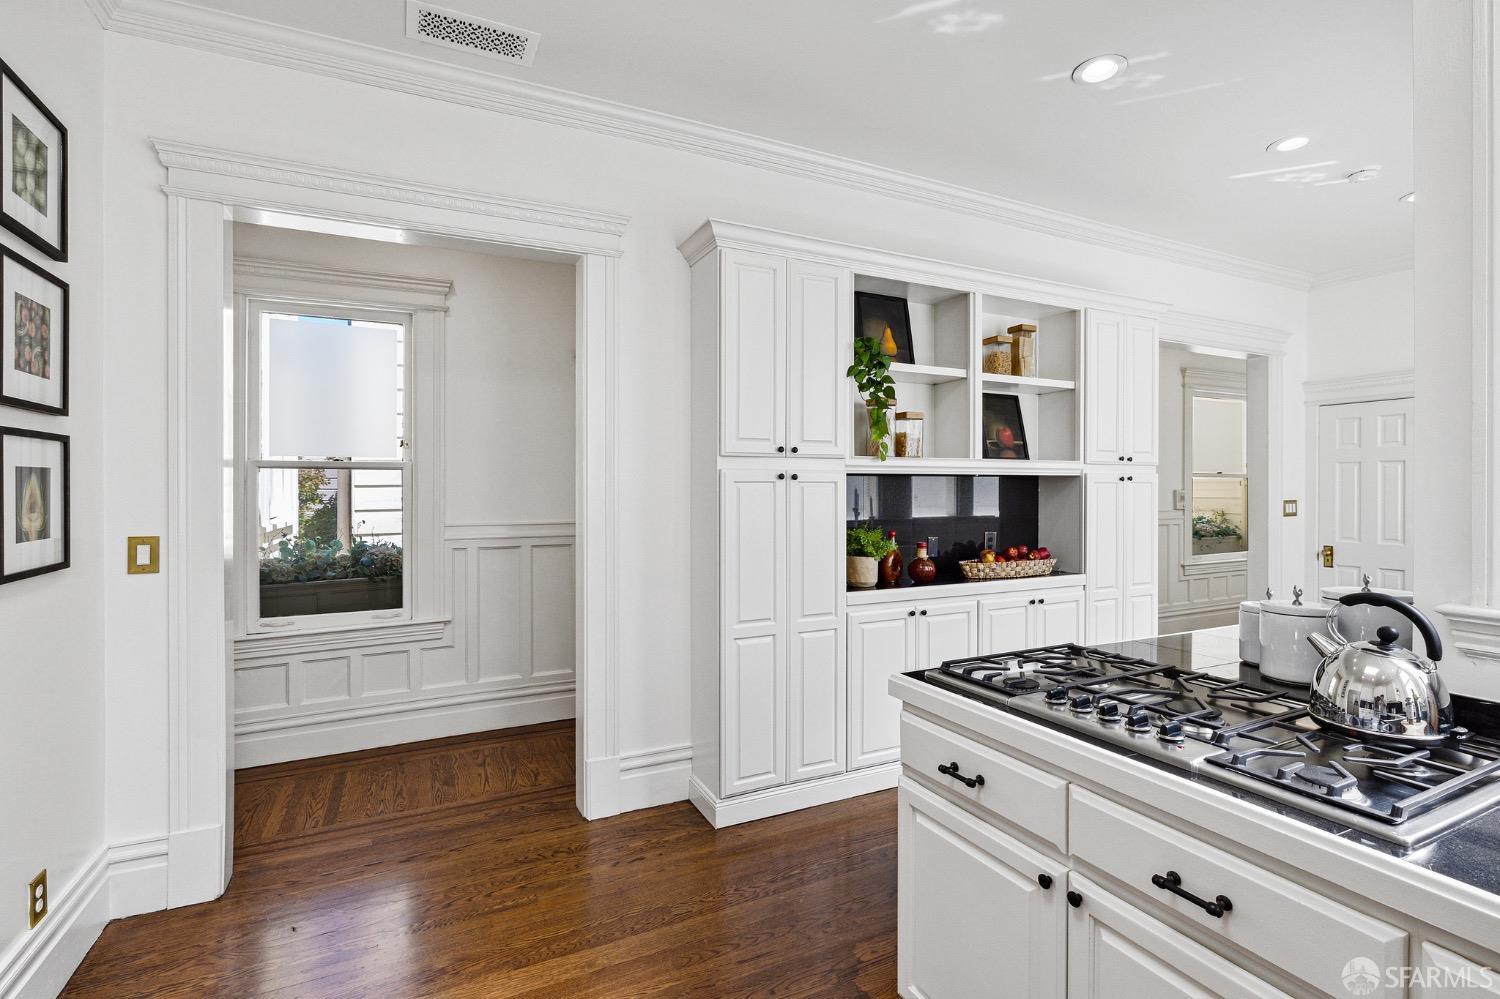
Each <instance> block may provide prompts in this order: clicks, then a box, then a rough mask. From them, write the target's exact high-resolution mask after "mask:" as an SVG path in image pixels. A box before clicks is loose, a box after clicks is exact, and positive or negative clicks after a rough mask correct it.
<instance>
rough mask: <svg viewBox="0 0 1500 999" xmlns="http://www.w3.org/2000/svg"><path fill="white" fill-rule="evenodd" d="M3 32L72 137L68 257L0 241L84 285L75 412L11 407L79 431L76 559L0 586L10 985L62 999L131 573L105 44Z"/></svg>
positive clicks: (0, 892)
mask: <svg viewBox="0 0 1500 999" xmlns="http://www.w3.org/2000/svg"><path fill="white" fill-rule="evenodd" d="M0 40H3V43H0V44H3V50H0V56H3V57H4V59H5V60H6V62H7V63H8V64H9V65H10V67H11V69H12V70H13V71H14V72H15V73H16V74H17V75H18V76H19V77H20V78H21V79H22V80H23V81H24V82H25V83H26V84H27V85H28V86H30V87H31V89H32V90H33V91H35V93H36V94H37V96H38V97H39V98H40V99H41V100H42V101H43V103H45V104H46V105H47V106H48V107H50V108H51V109H52V112H53V113H54V114H55V115H57V117H58V118H60V119H61V120H62V122H63V124H64V125H65V126H66V127H67V128H68V140H69V141H68V153H69V163H68V199H69V200H68V210H69V216H70V227H69V228H70V231H71V232H70V243H69V249H70V254H69V256H70V259H69V261H68V262H67V263H57V262H56V261H52V260H49V259H47V258H46V257H44V256H43V255H42V254H41V253H39V252H37V251H35V250H33V249H31V248H30V246H28V245H26V244H24V243H23V242H22V241H21V240H19V239H17V238H15V237H14V236H12V235H11V234H10V233H9V232H0V242H3V243H4V244H5V246H7V247H8V248H10V249H11V250H13V251H16V252H17V253H19V254H20V255H21V256H23V257H25V258H26V259H28V260H30V261H32V262H34V263H37V264H39V265H40V266H42V267H43V268H44V269H46V270H47V271H49V272H51V273H53V274H55V275H57V276H58V277H59V278H61V279H62V280H64V281H66V282H68V283H69V285H70V286H71V293H72V295H71V312H72V315H71V329H70V331H69V335H70V347H71V349H72V362H71V363H72V370H71V379H72V382H71V392H70V410H71V415H69V416H67V417H56V416H43V415H40V414H34V413H27V412H24V411H22V410H15V409H9V408H4V407H0V424H4V425H7V426H16V427H24V428H28V429H33V430H45V431H50V432H53V433H62V434H67V435H69V436H70V437H71V438H72V440H71V447H72V480H71V485H72V535H73V536H72V550H71V555H72V568H70V569H66V570H64V571H61V572H55V573H51V574H48V575H45V576H38V577H35V578H32V579H25V580H21V581H19V582H15V583H10V584H8V585H6V586H4V587H0V643H3V645H0V648H3V652H0V899H3V900H4V901H3V903H0V995H9V992H8V991H7V989H8V988H10V987H14V986H16V985H17V982H16V980H15V979H14V978H12V977H11V976H13V975H16V974H17V973H18V972H23V969H22V968H21V967H20V966H19V965H21V964H25V965H26V966H27V968H29V969H31V970H36V971H37V972H38V973H39V974H40V976H41V977H40V978H39V979H37V980H36V981H34V983H33V985H32V988H33V990H34V992H35V994H38V995H40V994H48V995H50V994H51V992H52V991H53V990H55V988H56V987H58V986H60V985H61V981H58V980H56V976H57V975H63V976H66V975H67V974H68V973H69V972H71V970H72V967H71V963H72V962H73V961H76V960H77V959H78V958H80V957H81V956H82V951H81V950H79V949H78V941H80V940H81V941H83V943H82V946H84V947H86V946H87V944H88V943H89V942H92V940H93V936H94V935H95V934H97V932H98V929H99V925H100V922H99V921H100V920H101V919H102V914H101V913H100V912H99V911H97V909H96V910H95V911H93V912H91V913H86V914H84V917H83V921H82V922H80V924H79V931H78V934H77V935H70V937H69V939H68V940H67V941H66V942H65V943H64V947H63V950H61V951H59V952H57V953H56V955H55V956H54V960H53V961H50V962H43V963H42V964H41V965H39V966H38V965H31V964H29V963H28V962H30V960H31V959H32V958H33V957H35V956H36V954H37V949H36V948H37V946H38V945H39V944H41V943H43V942H44V940H45V939H46V938H47V937H48V936H49V935H50V934H51V933H53V932H55V931H57V930H58V929H59V928H60V927H62V926H63V925H65V923H66V921H67V920H68V919H70V918H71V916H72V913H71V912H70V911H69V910H70V909H71V908H72V907H73V906H74V905H76V904H78V903H80V902H81V901H83V895H84V891H80V889H81V888H82V889H85V890H86V889H87V888H89V887H91V885H89V884H84V885H80V884H79V880H80V875H84V874H86V873H90V872H91V870H92V871H93V873H97V870H98V868H97V865H96V864H95V862H96V861H97V860H99V858H100V851H101V849H102V848H103V846H104V842H105V836H104V700H105V698H104V694H105V689H104V659H105V649H106V642H105V621H104V612H103V600H104V591H105V579H106V575H107V576H108V577H109V578H111V579H113V578H114V577H115V576H116V575H118V576H119V578H120V581H121V582H122V583H123V582H124V571H123V564H122V563H123V562H124V558H125V539H124V536H123V534H122V535H121V536H119V537H118V538H116V537H114V536H113V535H105V533H104V532H103V528H102V523H103V516H104V511H105V509H106V496H107V493H106V486H105V483H104V479H103V471H102V468H103V459H102V454H103V443H104V442H103V437H104V431H103V410H104V407H103V405H102V395H103V393H102V392H101V389H100V379H101V374H102V372H103V370H104V356H103V355H104V351H105V345H106V343H107V342H108V341H109V339H110V333H111V323H106V321H105V319H106V314H105V312H104V311H103V308H102V304H101V303H102V302H103V301H104V297H103V287H102V285H103V280H102V276H103V266H102V262H101V261H102V252H103V240H102V238H101V232H102V230H103V219H104V216H103V212H102V208H101V199H102V197H103V186H102V177H101V156H102V151H103V136H102V126H103V122H102V118H101V112H102V109H103V100H104V99H103V92H102V79H103V77H102V72H101V66H102V61H103V49H104V45H103V37H102V35H101V34H100V32H99V30H98V27H97V25H96V24H95V22H94V20H93V18H92V17H91V16H90V15H89V14H88V13H87V11H86V10H85V9H84V6H83V4H82V3H76V2H66V3H63V2H58V0H7V2H6V3H4V4H3V5H0ZM6 134H7V137H8V134H9V133H8V130H7V133H6ZM7 141H8V138H7ZM137 474H139V475H144V476H147V477H149V476H150V475H151V474H152V472H151V468H150V466H144V467H140V466H138V468H137ZM131 533H144V531H139V532H137V531H132V532H131ZM134 578H136V579H140V578H144V577H134ZM163 777H164V775H163ZM43 868H46V869H47V872H48V879H49V882H50V888H51V906H52V914H51V915H50V916H48V917H47V919H46V920H44V921H43V923H42V924H41V925H40V926H38V927H37V928H36V929H35V930H31V931H29V932H28V930H27V928H26V910H25V906H24V902H25V898H26V885H27V883H28V882H29V881H30V880H31V878H32V877H33V876H34V875H35V874H36V873H37V872H38V871H40V870H41V869H43ZM96 885H97V882H94V883H93V885H92V886H96ZM98 897H99V898H100V899H102V898H103V896H102V895H100V896H98Z"/></svg>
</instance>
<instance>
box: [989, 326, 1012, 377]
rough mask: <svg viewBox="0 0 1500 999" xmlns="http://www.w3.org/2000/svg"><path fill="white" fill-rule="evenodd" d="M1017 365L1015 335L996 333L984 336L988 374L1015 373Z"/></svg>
mask: <svg viewBox="0 0 1500 999" xmlns="http://www.w3.org/2000/svg"><path fill="white" fill-rule="evenodd" d="M1015 366H1016V348H1015V337H1013V336H1009V335H1007V334H1004V333H996V334H995V335H994V336H987V337H985V338H984V370H985V372H986V373H987V374H991V375H1010V374H1014V373H1015Z"/></svg>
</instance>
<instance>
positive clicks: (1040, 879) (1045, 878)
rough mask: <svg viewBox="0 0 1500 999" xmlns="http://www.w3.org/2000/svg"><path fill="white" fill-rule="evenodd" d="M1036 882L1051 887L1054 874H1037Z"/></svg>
mask: <svg viewBox="0 0 1500 999" xmlns="http://www.w3.org/2000/svg"><path fill="white" fill-rule="evenodd" d="M1036 883H1037V884H1039V885H1041V886H1042V887H1043V888H1051V887H1052V875H1050V874H1038V875H1037V876H1036Z"/></svg>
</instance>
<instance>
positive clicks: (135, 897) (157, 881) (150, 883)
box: [108, 836, 167, 919]
mask: <svg viewBox="0 0 1500 999" xmlns="http://www.w3.org/2000/svg"><path fill="white" fill-rule="evenodd" d="M108 860H109V918H111V919H124V918H125V917H126V916H138V915H140V914H141V913H143V912H159V911H161V910H162V909H165V908H166V907H167V839H166V837H164V836H162V837H153V838H150V839H140V840H133V841H131V842H128V843H118V844H116V845H115V846H112V847H110V848H109V855H108Z"/></svg>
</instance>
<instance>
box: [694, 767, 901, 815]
mask: <svg viewBox="0 0 1500 999" xmlns="http://www.w3.org/2000/svg"><path fill="white" fill-rule="evenodd" d="M900 776H901V762H900V761H899V760H896V761H893V762H890V763H882V764H881V765H880V766H878V767H867V768H866V769H863V770H854V771H851V772H849V773H846V774H839V775H838V776H836V777H822V778H819V779H818V780H810V781H804V782H802V783H800V784H787V785H784V786H782V787H773V788H768V789H766V790H764V791H752V792H751V793H750V794H742V795H736V796H735V797H733V798H715V797H714V796H713V795H712V794H710V793H709V792H708V788H706V787H704V786H703V785H702V783H700V782H699V780H698V778H696V777H692V778H689V780H688V800H689V801H691V802H692V803H693V804H694V806H696V807H697V809H698V811H700V812H702V813H703V817H704V818H705V819H707V820H708V822H709V825H711V826H713V827H714V828H715V829H723V828H724V827H725V826H733V825H739V824H740V823H741V822H754V821H755V820H756V819H764V818H767V817H769V816H772V815H781V814H783V813H785V812H795V811H798V810H800V809H803V808H812V807H813V806H814V805H826V804H828V803H829V802H831V801H841V800H843V799H844V798H857V797H858V796H860V795H862V794H870V793H872V792H875V791H886V790H889V789H890V788H893V787H895V786H896V781H897V780H898V779H899V778H900Z"/></svg>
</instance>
